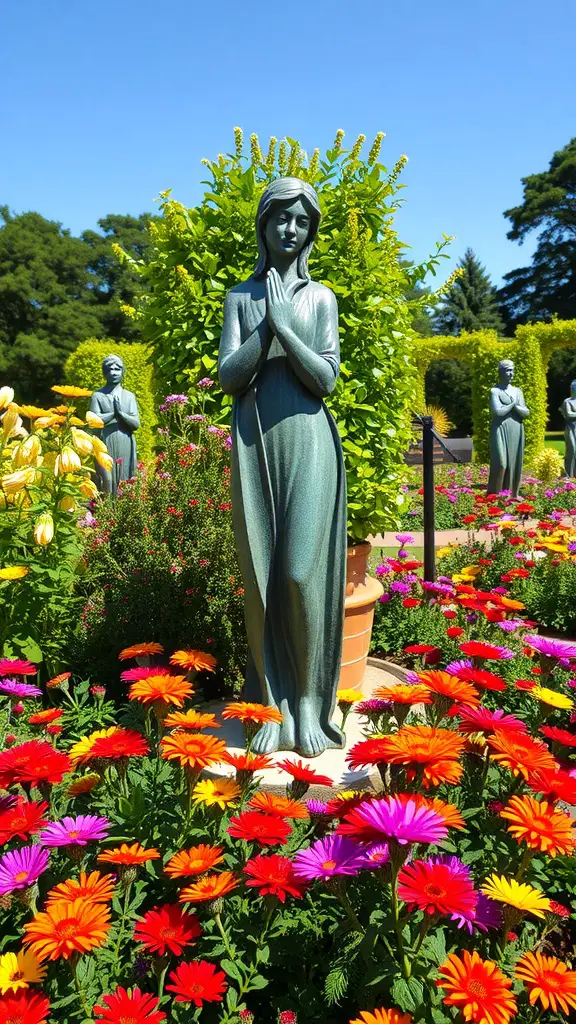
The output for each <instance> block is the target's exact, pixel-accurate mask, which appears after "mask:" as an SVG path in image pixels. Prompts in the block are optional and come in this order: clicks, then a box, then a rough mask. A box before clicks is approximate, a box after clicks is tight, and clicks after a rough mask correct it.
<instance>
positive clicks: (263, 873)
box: [244, 853, 305, 903]
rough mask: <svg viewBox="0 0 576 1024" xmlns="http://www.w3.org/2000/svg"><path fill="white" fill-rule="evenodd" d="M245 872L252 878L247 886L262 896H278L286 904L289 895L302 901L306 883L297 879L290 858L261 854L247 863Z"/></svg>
mask: <svg viewBox="0 0 576 1024" xmlns="http://www.w3.org/2000/svg"><path fill="white" fill-rule="evenodd" d="M244 871H245V873H246V874H247V875H250V876H251V877H250V878H249V879H248V880H247V882H246V885H248V886H253V887H254V888H256V889H258V892H259V894H260V896H276V898H277V899H279V900H280V902H281V903H284V902H285V900H286V896H287V895H290V896H296V898H297V899H301V898H302V896H303V894H304V889H305V885H304V882H303V880H302V879H300V878H296V876H295V874H294V868H293V867H292V861H291V860H289V859H288V857H281V856H280V855H279V854H276V853H272V854H268V855H267V856H266V855H265V854H263V853H259V854H258V856H257V857H252V859H251V860H249V861H247V863H246V864H245V866H244Z"/></svg>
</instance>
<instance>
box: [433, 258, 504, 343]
mask: <svg viewBox="0 0 576 1024" xmlns="http://www.w3.org/2000/svg"><path fill="white" fill-rule="evenodd" d="M458 266H459V267H460V268H461V269H462V271H463V273H461V274H460V276H459V277H458V278H457V279H456V281H454V283H453V285H452V286H451V287H450V289H449V291H448V292H447V294H446V296H445V298H444V299H443V300H442V302H441V303H440V304H439V306H438V308H437V310H436V312H435V314H434V329H435V331H436V334H461V333H462V331H482V330H494V331H498V332H499V333H503V331H504V324H503V321H502V318H501V316H500V312H499V310H498V300H497V298H496V288H495V287H494V285H493V284H492V283H491V281H490V278H489V276H488V274H487V273H486V270H485V268H484V267H483V266H482V264H481V263H480V261H479V260H478V259H477V257H476V256H475V255H474V252H473V251H472V249H466V252H465V253H464V257H463V259H461V260H460V262H459V264H458Z"/></svg>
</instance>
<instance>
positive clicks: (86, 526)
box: [78, 510, 99, 530]
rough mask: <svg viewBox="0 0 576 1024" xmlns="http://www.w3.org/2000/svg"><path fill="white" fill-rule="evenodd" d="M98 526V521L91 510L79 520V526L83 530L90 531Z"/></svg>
mask: <svg viewBox="0 0 576 1024" xmlns="http://www.w3.org/2000/svg"><path fill="white" fill-rule="evenodd" d="M98 525H99V524H98V520H97V519H95V518H94V516H93V515H92V513H91V512H90V511H89V510H88V511H87V512H86V513H85V514H84V515H83V516H82V518H81V519H79V520H78V526H79V527H80V529H83V530H90V529H92V528H93V527H95V526H98Z"/></svg>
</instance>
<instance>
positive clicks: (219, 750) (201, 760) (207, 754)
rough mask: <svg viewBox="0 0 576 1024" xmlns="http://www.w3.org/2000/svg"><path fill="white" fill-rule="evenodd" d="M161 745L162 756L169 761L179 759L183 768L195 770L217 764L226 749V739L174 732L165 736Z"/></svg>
mask: <svg viewBox="0 0 576 1024" xmlns="http://www.w3.org/2000/svg"><path fill="white" fill-rule="evenodd" d="M160 746H161V748H162V757H164V758H166V760H167V761H178V762H179V763H180V764H181V765H182V767H183V768H189V769H190V770H191V771H193V772H199V771H202V769H203V768H208V767H209V766H210V765H211V764H217V763H218V762H219V761H220V760H221V759H222V754H223V753H224V752H225V750H226V744H225V742H224V740H217V739H216V737H215V736H202V734H201V733H191V732H174V733H172V734H171V735H170V736H165V737H164V739H163V740H162V743H161V744H160Z"/></svg>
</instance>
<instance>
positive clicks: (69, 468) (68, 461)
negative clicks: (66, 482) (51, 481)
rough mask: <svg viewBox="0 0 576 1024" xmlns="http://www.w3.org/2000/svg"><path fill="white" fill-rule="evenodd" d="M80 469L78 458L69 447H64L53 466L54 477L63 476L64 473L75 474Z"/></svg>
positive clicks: (80, 464)
mask: <svg viewBox="0 0 576 1024" xmlns="http://www.w3.org/2000/svg"><path fill="white" fill-rule="evenodd" d="M81 468H82V463H81V462H80V456H79V455H78V453H77V452H75V451H74V449H73V448H71V447H70V445H66V444H65V445H64V447H63V449H62V451H61V452H60V455H59V456H58V458H57V459H56V464H55V466H54V476H58V475H60V476H64V474H65V473H75V472H77V470H79V469H81Z"/></svg>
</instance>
